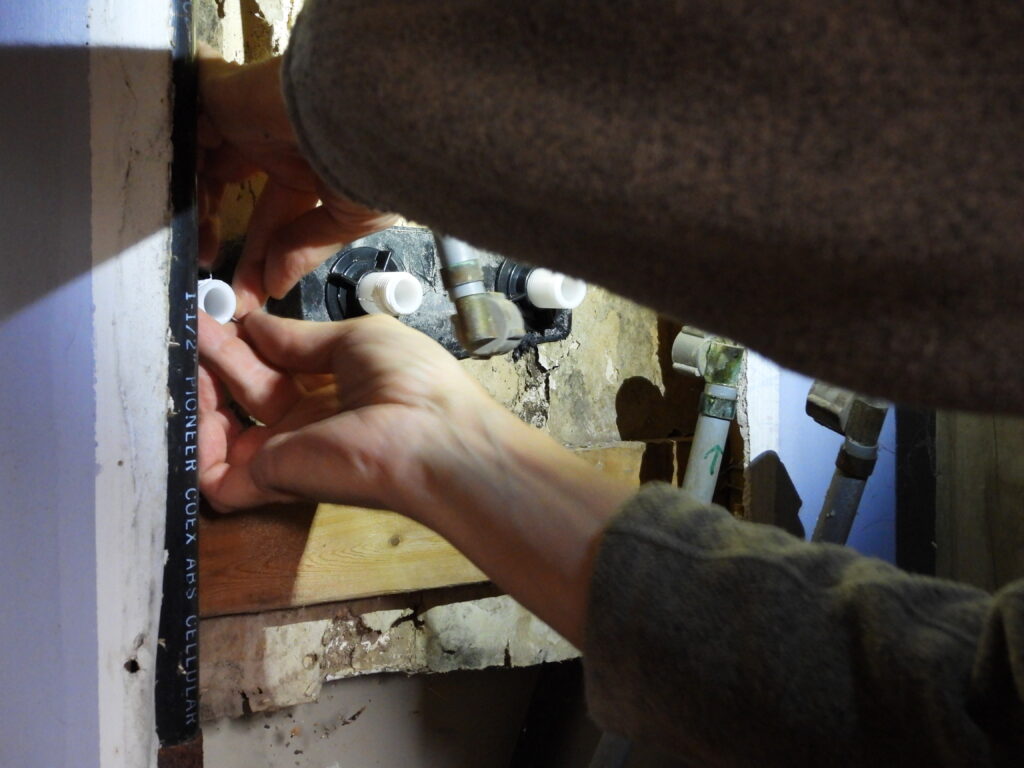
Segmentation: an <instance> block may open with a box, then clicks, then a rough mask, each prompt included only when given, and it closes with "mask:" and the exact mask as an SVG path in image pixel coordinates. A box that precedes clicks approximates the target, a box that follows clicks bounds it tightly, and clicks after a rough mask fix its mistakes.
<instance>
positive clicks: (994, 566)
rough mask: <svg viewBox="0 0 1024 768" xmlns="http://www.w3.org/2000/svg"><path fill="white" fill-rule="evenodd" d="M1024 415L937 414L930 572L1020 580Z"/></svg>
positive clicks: (986, 580)
mask: <svg viewBox="0 0 1024 768" xmlns="http://www.w3.org/2000/svg"><path fill="white" fill-rule="evenodd" d="M1022 509H1024V419H1019V418H1009V417H1005V416H990V415H986V414H967V413H939V414H937V415H936V520H935V539H936V542H935V543H936V573H937V574H938V575H939V576H944V577H947V578H952V579H956V580H958V581H966V582H969V583H971V584H975V585H976V586H979V587H983V588H984V589H990V590H994V589H998V588H999V587H1001V586H1002V585H1004V584H1006V583H1008V582H1010V581H1013V580H1014V579H1018V578H1021V577H1024V514H1022Z"/></svg>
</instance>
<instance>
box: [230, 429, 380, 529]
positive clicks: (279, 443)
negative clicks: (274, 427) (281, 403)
mask: <svg viewBox="0 0 1024 768" xmlns="http://www.w3.org/2000/svg"><path fill="white" fill-rule="evenodd" d="M378 434H379V432H378V431H377V430H376V429H374V428H372V427H371V426H370V425H368V424H367V423H366V420H365V419H364V418H363V416H362V414H361V413H360V412H359V411H348V412H345V413H339V414H337V415H336V416H331V417H330V418H327V419H324V420H322V421H318V422H315V423H313V424H309V425H308V426H305V427H302V428H300V429H297V430H294V431H291V432H285V433H282V434H279V435H276V436H274V437H272V438H271V439H270V440H268V441H267V442H266V443H265V444H264V445H263V447H262V448H261V449H260V450H259V451H258V452H257V453H256V454H255V455H254V456H253V458H252V463H251V465H250V472H251V475H252V479H253V481H254V482H255V483H256V485H257V486H259V487H260V488H262V489H264V490H266V491H270V492H273V493H276V494H286V495H290V496H299V497H302V498H306V499H311V500H315V501H323V502H330V503H334V504H352V505H356V506H365V507H373V508H378V509H386V508H388V507H389V493H388V490H389V485H390V484H389V483H388V482H387V481H386V479H385V471H384V466H385V461H386V457H385V453H386V449H385V448H384V445H383V441H382V440H381V439H380V438H379V437H378V436H377V435H378Z"/></svg>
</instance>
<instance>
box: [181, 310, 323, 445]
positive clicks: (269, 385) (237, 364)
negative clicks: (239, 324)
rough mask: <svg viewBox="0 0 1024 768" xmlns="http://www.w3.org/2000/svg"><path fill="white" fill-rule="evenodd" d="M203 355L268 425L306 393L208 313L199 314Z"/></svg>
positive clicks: (239, 398)
mask: <svg viewBox="0 0 1024 768" xmlns="http://www.w3.org/2000/svg"><path fill="white" fill-rule="evenodd" d="M199 354H200V357H201V359H202V361H203V364H204V365H205V366H207V367H208V368H209V369H210V370H211V371H212V372H213V373H214V374H215V375H216V376H217V378H218V379H219V380H220V381H221V382H223V384H224V385H225V386H226V387H227V388H228V391H229V392H231V395H232V397H234V398H235V400H237V401H238V403H239V404H241V406H242V407H243V408H245V410H246V411H248V412H249V413H250V414H251V415H253V416H255V417H256V418H257V419H259V420H260V421H262V422H263V423H264V424H270V425H273V424H276V423H277V422H278V421H280V419H281V418H282V417H283V416H284V414H285V413H287V412H288V410H289V409H290V408H291V407H292V406H293V405H294V404H295V403H296V402H297V401H298V400H299V399H300V398H301V397H302V396H303V394H304V392H303V390H302V388H301V387H300V386H299V385H298V383H297V382H296V381H295V380H294V379H293V378H292V377H291V376H290V375H287V374H284V373H282V372H281V371H279V370H275V369H274V368H271V367H270V366H269V365H267V364H266V363H265V362H264V361H263V360H261V359H260V358H259V356H257V354H256V353H255V352H254V351H253V349H252V347H250V346H249V345H248V344H246V343H245V342H244V341H243V340H242V339H240V338H238V336H237V335H236V334H234V333H232V330H231V329H229V328H228V327H227V326H222V325H220V324H219V323H217V322H216V321H215V320H213V319H212V318H210V317H209V316H208V315H207V314H206V313H205V312H200V313H199Z"/></svg>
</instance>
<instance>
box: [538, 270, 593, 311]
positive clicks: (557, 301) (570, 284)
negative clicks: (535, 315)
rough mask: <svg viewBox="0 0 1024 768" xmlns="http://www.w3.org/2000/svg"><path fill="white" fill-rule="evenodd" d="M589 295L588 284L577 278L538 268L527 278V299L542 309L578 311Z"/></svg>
mask: <svg viewBox="0 0 1024 768" xmlns="http://www.w3.org/2000/svg"><path fill="white" fill-rule="evenodd" d="M586 295H587V284H586V283H585V282H583V281H582V280H578V279H576V278H575V277H569V276H568V275H563V274H562V273H561V272H552V271H551V270H550V269H544V268H543V267H538V268H536V269H533V270H530V274H529V275H527V276H526V298H527V299H529V301H530V303H531V304H533V306H535V307H539V308H540V309H576V307H578V306H579V305H580V304H582V303H583V299H584V298H585V297H586Z"/></svg>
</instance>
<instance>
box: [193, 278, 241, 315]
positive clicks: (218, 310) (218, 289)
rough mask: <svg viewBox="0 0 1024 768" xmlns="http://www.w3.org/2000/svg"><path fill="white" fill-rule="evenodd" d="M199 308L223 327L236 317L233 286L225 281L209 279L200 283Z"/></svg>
mask: <svg viewBox="0 0 1024 768" xmlns="http://www.w3.org/2000/svg"><path fill="white" fill-rule="evenodd" d="M198 302H199V308H200V309H201V310H203V312H205V313H206V314H208V315H209V316H210V317H212V318H213V319H214V320H216V321H217V322H218V323H220V324H221V325H224V324H225V323H228V322H231V318H233V317H234V316H235V307H236V305H237V301H236V299H235V292H234V291H233V290H232V289H231V286H230V285H228V284H227V283H225V282H224V281H223V280H217V279H215V278H212V277H208V278H206V279H205V280H200V281H199V298H198Z"/></svg>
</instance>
